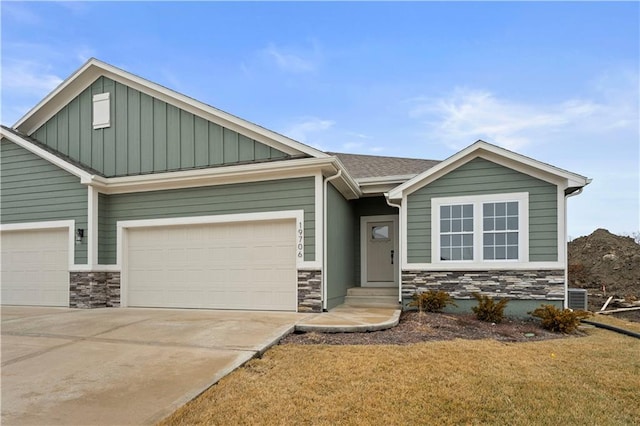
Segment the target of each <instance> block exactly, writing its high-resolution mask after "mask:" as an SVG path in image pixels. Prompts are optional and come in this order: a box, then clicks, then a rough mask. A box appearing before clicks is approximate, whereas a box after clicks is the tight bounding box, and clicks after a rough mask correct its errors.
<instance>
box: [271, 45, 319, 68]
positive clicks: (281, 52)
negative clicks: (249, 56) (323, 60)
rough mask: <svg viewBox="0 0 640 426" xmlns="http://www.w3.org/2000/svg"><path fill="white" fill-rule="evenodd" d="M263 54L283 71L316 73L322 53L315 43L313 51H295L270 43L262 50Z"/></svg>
mask: <svg viewBox="0 0 640 426" xmlns="http://www.w3.org/2000/svg"><path fill="white" fill-rule="evenodd" d="M262 53H263V54H265V55H266V56H267V57H268V58H269V59H270V60H271V61H273V62H274V63H275V64H276V66H277V67H278V68H280V69H281V70H282V71H286V72H291V73H305V72H311V71H315V70H316V68H317V66H318V63H319V60H320V52H319V49H318V47H317V45H316V44H315V43H314V44H313V46H312V48H311V49H307V50H306V51H299V50H298V51H296V50H295V49H290V48H284V47H279V46H276V45H275V44H273V43H270V44H269V45H268V46H267V47H266V48H265V49H263V50H262Z"/></svg>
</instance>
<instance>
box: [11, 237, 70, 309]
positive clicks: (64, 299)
mask: <svg viewBox="0 0 640 426" xmlns="http://www.w3.org/2000/svg"><path fill="white" fill-rule="evenodd" d="M0 239H1V240H2V241H1V246H2V253H1V255H2V258H1V265H2V266H1V268H0V269H2V272H1V279H2V285H1V287H2V303H3V304H5V305H41V306H69V245H68V241H69V231H68V230H67V229H42V230H34V231H3V232H2V234H1V236H0Z"/></svg>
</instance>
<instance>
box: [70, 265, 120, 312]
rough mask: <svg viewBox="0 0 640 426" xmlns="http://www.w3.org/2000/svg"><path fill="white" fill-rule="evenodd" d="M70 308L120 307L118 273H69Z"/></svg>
mask: <svg viewBox="0 0 640 426" xmlns="http://www.w3.org/2000/svg"><path fill="white" fill-rule="evenodd" d="M69 290H70V291H69V307H70V308H85V309H86V308H89V309H91V308H117V307H119V306H120V272H70V273H69Z"/></svg>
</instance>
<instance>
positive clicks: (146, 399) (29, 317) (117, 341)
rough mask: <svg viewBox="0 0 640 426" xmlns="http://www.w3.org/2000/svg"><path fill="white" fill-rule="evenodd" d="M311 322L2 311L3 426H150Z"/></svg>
mask: <svg viewBox="0 0 640 426" xmlns="http://www.w3.org/2000/svg"><path fill="white" fill-rule="evenodd" d="M303 318H308V315H305V314H296V313H276V312H244V311H207V310H183V309H180V310H177V309H127V308H107V309H91V310H78V309H66V308H36V307H9V306H5V307H2V424H3V425H11V424H20V425H25V424H48V425H51V424H77V425H80V424H81V425H91V424H109V425H125V424H151V423H154V422H156V421H159V420H161V419H162V418H164V417H165V416H167V415H169V414H170V413H172V412H173V411H174V410H175V409H176V408H177V407H179V406H181V405H183V404H184V403H186V402H187V401H189V400H190V399H192V398H193V397H195V396H197V395H198V394H199V393H201V392H202V391H204V390H205V389H206V388H207V387H209V386H210V385H211V384H213V383H215V382H217V381H218V380H220V379H221V378H222V377H223V376H225V375H226V374H228V373H230V372H231V371H233V370H234V369H235V368H237V367H239V366H241V365H242V364H244V363H245V362H246V361H248V360H249V359H251V358H252V357H254V356H256V354H258V353H261V352H263V351H264V350H265V349H267V348H268V347H269V346H270V345H272V344H273V343H275V342H277V341H278V340H279V339H280V337H282V336H283V335H284V334H287V333H288V332H290V331H291V330H292V329H293V328H294V326H295V323H296V322H297V321H299V320H301V319H303Z"/></svg>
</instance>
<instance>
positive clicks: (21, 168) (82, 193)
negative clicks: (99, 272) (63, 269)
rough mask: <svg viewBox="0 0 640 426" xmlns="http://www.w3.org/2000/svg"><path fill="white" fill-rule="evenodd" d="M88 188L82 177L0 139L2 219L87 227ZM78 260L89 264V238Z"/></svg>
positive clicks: (81, 246) (77, 248) (78, 246)
mask: <svg viewBox="0 0 640 426" xmlns="http://www.w3.org/2000/svg"><path fill="white" fill-rule="evenodd" d="M87 192H88V191H87V187H86V186H84V185H82V184H80V179H79V178H78V177H76V176H74V175H72V174H70V173H68V172H66V171H64V170H62V169H60V168H58V167H57V166H54V165H53V164H51V163H49V162H48V161H46V160H43V159H42V158H40V157H38V156H37V155H35V154H33V153H31V152H29V151H27V150H26V149H24V148H22V147H20V146H18V145H16V144H14V143H13V142H9V141H7V140H5V139H3V140H2V141H1V142H0V193H1V194H2V203H0V219H1V221H2V223H3V224H9V223H25V222H48V221H55V220H75V226H76V228H82V229H87ZM74 262H75V263H76V264H78V265H84V264H86V263H87V242H86V238H85V240H84V241H83V242H82V243H81V244H76V245H75V259H74Z"/></svg>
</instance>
